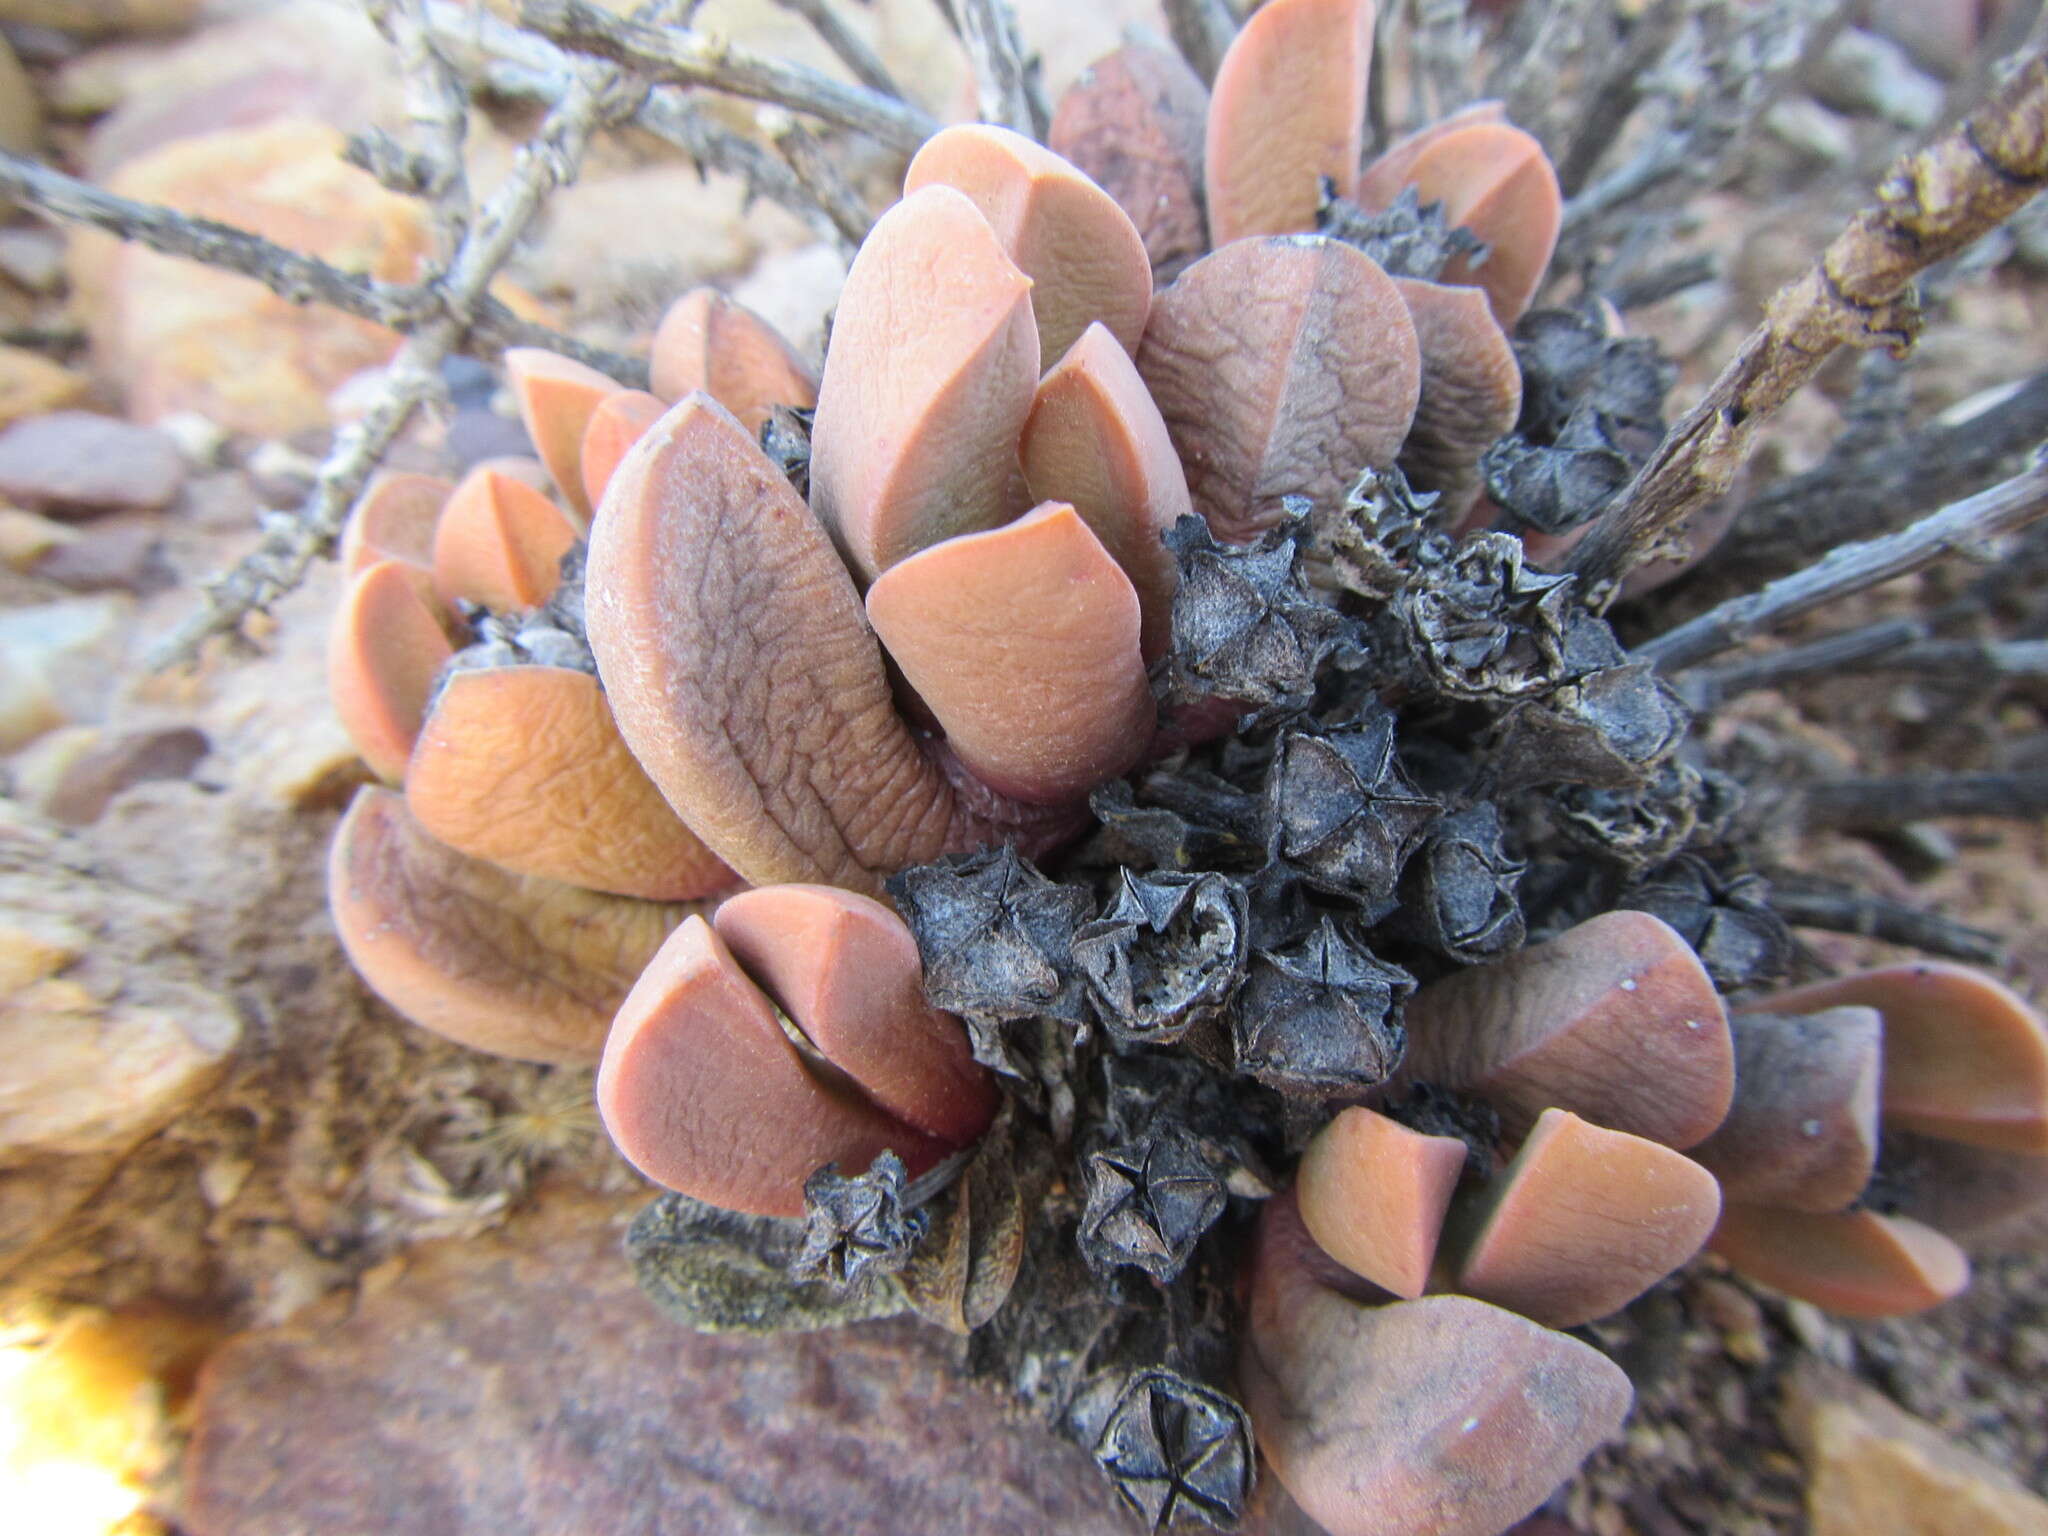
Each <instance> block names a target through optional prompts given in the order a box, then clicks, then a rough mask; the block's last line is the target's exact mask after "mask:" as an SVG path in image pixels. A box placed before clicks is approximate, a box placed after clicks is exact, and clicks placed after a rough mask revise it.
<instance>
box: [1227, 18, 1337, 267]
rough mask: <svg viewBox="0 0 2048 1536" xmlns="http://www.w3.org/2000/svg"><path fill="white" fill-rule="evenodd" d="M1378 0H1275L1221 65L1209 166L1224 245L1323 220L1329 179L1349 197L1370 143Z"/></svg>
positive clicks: (1296, 230) (1312, 225)
mask: <svg viewBox="0 0 2048 1536" xmlns="http://www.w3.org/2000/svg"><path fill="white" fill-rule="evenodd" d="M1377 14H1378V12H1377V7H1375V6H1374V5H1373V3H1372V0H1269V3H1268V4H1266V5H1263V6H1261V7H1259V9H1258V10H1256V11H1255V12H1253V13H1252V16H1251V18H1250V19H1249V20H1248V21H1246V22H1245V24H1244V26H1243V27H1242V28H1241V29H1240V30H1239V32H1238V34H1237V36H1236V38H1235V39H1234V40H1233V41H1232V42H1231V45H1230V48H1229V50H1228V51H1227V52H1226V53H1225V54H1224V55H1223V62H1222V64H1221V65H1220V66H1219V67H1218V69H1217V71H1216V89H1215V94H1214V97H1213V99H1212V100H1211V101H1210V104H1209V126H1208V136H1207V140H1206V143H1205V147H1204V155H1203V169H1204V179H1205V183H1206V188H1207V196H1208V208H1209V232H1210V237H1211V239H1212V241H1213V242H1214V243H1215V245H1216V246H1217V247H1218V248H1221V247H1223V246H1225V245H1228V244H1229V243H1230V242H1231V241H1233V240H1242V239H1245V238H1247V237H1249V236H1254V235H1289V234H1297V233H1300V232H1302V231H1305V230H1310V229H1314V228H1315V220H1316V207H1317V204H1318V203H1319V202H1320V201H1321V198H1322V184H1323V182H1324V180H1325V179H1327V180H1329V181H1330V182H1331V183H1332V184H1334V186H1335V188H1336V191H1337V195H1338V196H1340V197H1349V196H1350V195H1351V192H1352V189H1353V187H1354V186H1355V185H1356V183H1357V180H1358V161H1359V156H1360V154H1361V153H1362V152H1363V150H1364V147H1365V140H1364V135H1365V93H1366V78H1367V75H1368V74H1369V73H1370V70H1371V65H1372V43H1373V23H1374V21H1375V19H1376V17H1377Z"/></svg>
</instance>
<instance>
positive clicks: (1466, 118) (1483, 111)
mask: <svg viewBox="0 0 2048 1536" xmlns="http://www.w3.org/2000/svg"><path fill="white" fill-rule="evenodd" d="M1507 120H1508V109H1507V105H1506V104H1505V103H1504V102H1498V101H1475V102H1473V103H1472V104H1471V105H1470V106H1468V107H1460V108H1459V109H1458V110H1457V111H1455V112H1453V113H1452V114H1451V115H1450V116H1449V117H1445V118H1439V119H1438V120H1437V121H1436V122H1433V123H1431V124H1430V125H1429V126H1428V127H1427V128H1418V129H1417V130H1416V131H1415V132H1413V133H1411V134H1409V135H1407V137H1405V138H1400V139H1396V140H1394V142H1393V143H1391V144H1389V145H1388V146H1387V147H1386V148H1385V149H1383V150H1381V151H1380V152H1379V154H1378V155H1376V156H1374V157H1373V159H1372V162H1371V163H1370V164H1369V165H1367V166H1366V168H1365V169H1364V170H1363V171H1361V172H1359V174H1358V189H1357V191H1356V192H1355V193H1354V194H1353V196H1354V197H1355V198H1356V199H1357V201H1358V202H1359V203H1360V204H1361V205H1363V206H1364V207H1367V208H1373V209H1379V208H1384V207H1386V206H1387V205H1388V204H1389V203H1391V202H1393V200H1394V199H1395V198H1397V197H1399V196H1400V195H1401V189H1402V188H1403V187H1405V186H1407V185H1408V183H1409V182H1411V181H1413V180H1414V179H1415V177H1414V175H1413V172H1414V168H1415V162H1416V160H1418V159H1419V158H1420V157H1421V155H1422V152H1423V151H1424V150H1425V149H1427V148H1429V146H1430V145H1432V144H1434V143H1435V142H1436V141H1437V140H1438V139H1441V138H1445V137H1447V136H1449V135H1450V134H1453V133H1456V132H1458V130H1459V129H1461V128H1470V127H1473V126H1474V125H1475V124H1479V123H1505V122H1506V121H1507Z"/></svg>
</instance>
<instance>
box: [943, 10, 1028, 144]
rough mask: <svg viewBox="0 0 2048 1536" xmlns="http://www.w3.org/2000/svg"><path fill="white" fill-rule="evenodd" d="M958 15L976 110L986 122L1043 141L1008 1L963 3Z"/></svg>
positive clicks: (1014, 18) (1014, 19)
mask: <svg viewBox="0 0 2048 1536" xmlns="http://www.w3.org/2000/svg"><path fill="white" fill-rule="evenodd" d="M954 13H955V14H956V15H957V16H958V17H959V20H960V40H961V41H962V42H964V43H965V44H966V45H967V57H968V60H969V61H970V62H971V63H972V64H973V66H974V95H975V105H976V107H977V108H978V109H979V110H980V112H981V120H982V121H983V122H985V123H996V124H999V125H1000V126H1002V127H1004V128H1011V129H1014V130H1016V131H1017V132H1018V133H1021V134H1024V135H1026V136H1027V137H1030V138H1043V137H1044V132H1045V130H1044V126H1043V125H1042V124H1039V123H1037V122H1035V121H1034V120H1033V113H1032V110H1031V94H1030V91H1029V90H1028V88H1027V87H1026V84H1025V78H1024V57H1023V50H1022V48H1021V47H1020V46H1019V44H1018V41H1017V23H1016V17H1015V16H1013V15H1012V14H1011V12H1010V8H1009V6H1008V5H1006V4H1004V3H1003V0H958V3H957V4H956V5H955V7H954Z"/></svg>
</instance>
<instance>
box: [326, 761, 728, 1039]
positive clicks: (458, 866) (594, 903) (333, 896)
mask: <svg viewBox="0 0 2048 1536" xmlns="http://www.w3.org/2000/svg"><path fill="white" fill-rule="evenodd" d="M327 893H328V904H329V907H330V909H331V910H332V912H333V916H334V926H335V928H336V929H337V930H338V931H339V932H340V934H341V942H342V947H343V948H344V949H346V950H347V951H348V957H349V960H350V961H351V962H352V963H353V964H354V966H355V968H356V972H357V974H358V975H360V976H361V977H362V978H363V980H364V981H366V982H368V983H369V985H370V989H371V990H372V991H374V992H375V993H376V994H377V995H378V996H379V997H381V998H383V999H384V1001H385V1002H387V1003H389V1004H390V1005H391V1006H392V1007H393V1008H395V1009H397V1010H398V1011H399V1012H400V1013H402V1014H404V1015H405V1016H406V1017H407V1018H408V1019H410V1020H412V1022H413V1023H415V1024H417V1025H419V1026H420V1027H421V1028H422V1029H428V1030H432V1031H433V1032H434V1033H436V1034H438V1035H442V1036H445V1037H446V1038H448V1039H450V1040H453V1041H455V1042H456V1043H457V1044H459V1045H466V1046H468V1047H470V1048H471V1049H472V1050H479V1051H487V1052H489V1053H491V1054H492V1055H496V1056H512V1057H516V1058H518V1059H520V1060H522V1061H546V1062H557V1063H569V1064H577V1065H582V1064H588V1063H590V1062H594V1061H596V1060H597V1058H598V1053H599V1051H600V1050H601V1049H602V1048H603V1045H604V1039H605V1032H606V1031H607V1030H608V1029H610V1028H611V1022H612V1015H613V1014H614V1013H616V1012H617V1011H618V1008H619V1005H620V1003H621V1002H622V1001H623V1000H624V999H625V996H626V993H627V990H628V989H629V988H630V987H631V986H632V985H633V978H634V977H636V976H638V975H639V974H640V971H641V969H642V968H643V967H644V966H645V965H646V964H647V962H648V961H649V960H650V959H651V958H653V955H654V952H655V950H656V949H657V948H658V947H659V946H660V944H661V941H662V940H663V938H664V937H666V936H667V934H668V932H669V930H670V929H671V928H673V927H674V926H675V925H676V924H677V923H678V922H680V921H681V920H682V919H683V917H684V916H685V915H686V914H687V913H688V911H689V910H690V909H689V908H688V907H686V906H676V905H665V904H659V903H655V902H649V901H632V900H628V899H627V898H624V897H620V896H604V895H600V894H598V893H597V892H594V891H586V890H583V889H581V888H580V887H577V886H572V885H564V884H560V883H558V882H556V881H552V880H541V879H537V878H535V877H532V876H528V875H517V874H514V873H512V872H511V871H509V870H506V869H501V868H500V867H498V866H497V865H496V864H491V863H486V862H485V861H483V860H481V859H472V858H469V857H467V856H465V855H463V854H460V853H457V852H456V851H455V850H454V849H452V848H449V847H448V846H447V845H446V844H444V843H441V842H439V841H438V840H436V839H435V838H432V837H430V836H428V835H427V833H426V832H425V830H424V829H422V828H421V827H420V826H419V824H418V823H417V822H415V821H414V820H413V819H412V817H411V816H410V815H409V814H408V813H407V811H406V808H405V801H404V800H403V799H402V798H401V797H400V796H399V795H397V794H395V793H393V792H392V791H390V790H385V789H364V790H361V791H359V792H358V793H357V795H356V798H355V801H354V802H353V803H352V804H351V805H350V807H349V810H348V814H347V815H345V816H344V817H343V818H342V820H341V825H340V827H339V828H337V829H336V831H335V837H334V843H333V846H332V848H331V849H330V850H329V853H328V865H327Z"/></svg>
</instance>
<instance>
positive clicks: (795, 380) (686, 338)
mask: <svg viewBox="0 0 2048 1536" xmlns="http://www.w3.org/2000/svg"><path fill="white" fill-rule="evenodd" d="M647 361H648V374H649V378H650V380H651V382H652V384H653V386H654V393H655V394H656V395H658V396H660V398H661V399H662V400H664V401H667V402H670V403H673V402H674V401H677V400H680V399H682V398H683V396H685V395H687V394H690V393H692V392H693V391H695V390H700V389H701V390H702V391H704V393H705V394H707V395H709V396H710V397H711V398H712V399H714V400H716V401H717V402H718V403H719V404H720V405H722V406H724V407H725V408H726V409H727V410H728V411H731V412H732V413H733V415H735V416H737V417H738V418H739V419H740V423H741V425H742V426H744V427H745V428H746V429H747V430H748V431H749V432H756V433H758V432H759V431H760V430H761V424H762V423H763V422H765V421H766V420H767V419H768V416H769V413H770V412H771V411H772V410H773V409H774V408H775V407H776V406H778V405H783V406H789V407H791V408H792V409H795V410H809V409H810V408H811V407H812V406H813V405H815V404H817V401H818V384H817V380H816V379H815V378H814V377H813V376H812V373H811V369H810V366H809V365H808V364H806V363H805V362H804V360H803V359H802V358H800V357H798V356H797V354H796V350H795V348H793V347H791V346H790V344H789V343H788V342H787V341H784V340H783V339H782V333H781V332H779V331H777V330H776V329H775V327H774V326H772V325H770V324H769V323H768V322H767V321H766V320H764V319H762V318H761V317H760V316H759V315H757V314H755V313H754V312H753V311H752V310H751V309H748V308H747V307H746V306H745V305H744V304H740V303H738V302H736V301H734V300H732V299H729V298H727V297H726V296H725V295H724V294H722V293H720V292H719V291H718V290H717V289H715V288H692V289H691V290H690V291H689V292H688V293H686V294H684V295H683V296H682V297H681V298H679V299H677V300H676V301H675V303H673V304H671V305H670V306H669V307H668V312H667V313H666V314H664V315H663V316H662V317H661V324H660V326H658V327H657V328H656V330H655V332H654V347H653V350H652V352H651V353H650V354H649V357H648V360H647Z"/></svg>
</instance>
